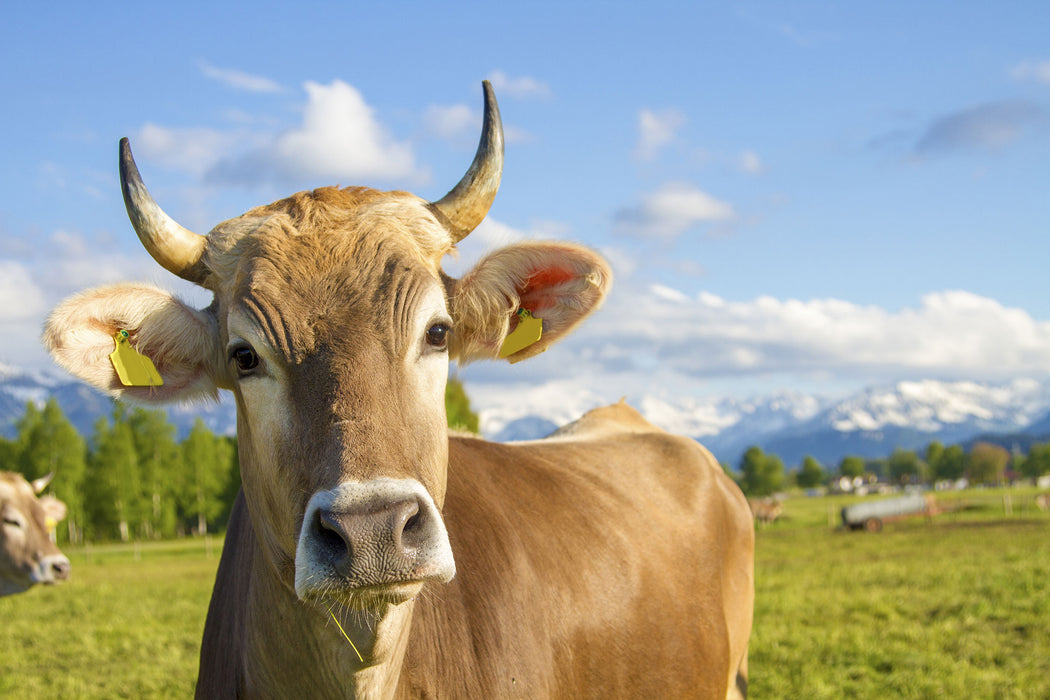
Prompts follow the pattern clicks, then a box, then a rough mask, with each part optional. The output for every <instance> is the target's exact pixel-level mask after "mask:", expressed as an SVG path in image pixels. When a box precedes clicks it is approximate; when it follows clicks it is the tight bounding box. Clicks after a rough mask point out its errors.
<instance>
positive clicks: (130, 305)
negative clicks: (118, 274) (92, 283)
mask: <svg viewBox="0 0 1050 700" xmlns="http://www.w3.org/2000/svg"><path fill="white" fill-rule="evenodd" d="M121 330H126V331H127V332H128V336H129V337H128V341H129V342H130V344H131V347H133V348H135V350H137V351H138V352H139V353H141V354H143V355H145V356H146V357H148V358H149V359H150V360H151V361H152V362H153V364H154V366H156V368H157V371H158V372H159V373H160V376H161V379H163V381H164V383H163V385H161V386H146V387H128V386H124V385H123V384H121V382H120V378H119V377H118V376H117V373H116V370H115V369H114V367H113V362H112V361H111V360H110V357H109V355H110V353H112V352H113V350H114V349H115V348H116V341H115V340H114V336H115V335H116V334H117V333H118V332H119V331H121ZM43 342H44V345H45V346H46V347H47V349H48V350H49V351H50V352H51V355H52V357H54V359H55V361H56V362H57V363H58V364H59V365H61V366H62V367H63V368H64V369H66V370H67V371H68V372H70V373H71V374H73V375H75V376H76V377H78V378H80V379H82V380H84V381H85V382H87V383H88V384H91V385H92V386H95V387H98V388H99V389H102V390H103V391H106V392H108V393H110V394H112V395H113V396H116V397H119V398H122V399H129V400H132V401H137V402H141V403H167V402H170V401H191V400H193V399H198V398H203V397H208V398H212V399H214V398H216V397H217V391H216V388H217V386H216V380H215V377H216V375H217V374H218V373H219V372H220V371H221V368H222V353H221V351H220V349H219V334H218V327H217V323H216V320H215V317H214V316H213V315H211V314H209V313H208V312H207V311H197V310H196V309H193V308H191V307H189V306H187V305H186V304H184V303H182V302H181V301H179V300H178V299H176V298H175V297H174V296H172V295H171V294H170V293H168V292H166V291H164V290H162V289H158V288H157V287H153V286H150V285H146V284H116V285H112V286H106V287H98V288H96V289H90V290H88V291H86V292H81V293H80V294H77V295H75V296H72V297H70V298H68V299H66V300H65V301H64V302H62V303H61V304H60V305H59V306H58V307H57V308H56V309H55V310H54V311H53V312H51V316H50V317H49V318H48V320H47V323H46V324H45V326H44V337H43Z"/></svg>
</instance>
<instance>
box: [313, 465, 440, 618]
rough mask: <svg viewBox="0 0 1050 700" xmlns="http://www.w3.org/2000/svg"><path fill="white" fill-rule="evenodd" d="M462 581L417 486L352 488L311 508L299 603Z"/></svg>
mask: <svg viewBox="0 0 1050 700" xmlns="http://www.w3.org/2000/svg"><path fill="white" fill-rule="evenodd" d="M455 573H456V564H455V561H454V559H453V557H452V548H451V546H450V544H449V540H448V532H447V531H446V530H445V523H444V521H443V520H442V518H441V513H440V511H438V509H437V506H436V505H435V504H434V501H433V499H432V498H431V497H430V494H429V493H428V492H427V490H426V489H425V488H424V487H423V485H422V484H420V483H419V482H418V481H416V480H414V479H400V480H399V479H375V480H373V481H367V482H345V483H343V484H340V485H339V486H337V487H335V488H333V489H330V490H327V491H319V492H317V493H315V494H314V495H313V496H312V497H311V498H310V501H309V503H308V504H307V507H306V512H305V513H304V514H303V526H302V529H301V531H300V533H299V544H298V546H297V547H296V552H295V590H296V593H298V594H299V597H300V598H303V599H305V598H308V597H311V596H315V595H327V594H328V593H334V592H336V591H340V590H341V591H346V592H349V591H352V590H355V589H363V588H368V587H372V586H388V585H396V584H407V583H421V582H423V581H440V582H446V581H449V580H450V579H451V578H452V577H453V576H454V575H455Z"/></svg>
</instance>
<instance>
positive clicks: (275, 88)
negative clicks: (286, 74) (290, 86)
mask: <svg viewBox="0 0 1050 700" xmlns="http://www.w3.org/2000/svg"><path fill="white" fill-rule="evenodd" d="M197 66H198V67H199V68H200V70H201V73H202V74H204V77H206V78H210V79H212V80H216V81H218V82H220V83H223V84H224V85H227V86H229V87H232V88H234V89H235V90H243V91H245V92H281V91H282V90H283V88H282V87H281V86H280V85H279V84H278V83H276V82H274V81H272V80H270V79H269V78H264V77H262V76H259V75H252V74H251V73H245V72H244V71H240V70H236V69H233V68H217V67H216V66H213V65H211V64H210V63H208V62H206V61H198V63H197Z"/></svg>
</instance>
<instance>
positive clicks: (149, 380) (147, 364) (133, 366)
mask: <svg viewBox="0 0 1050 700" xmlns="http://www.w3.org/2000/svg"><path fill="white" fill-rule="evenodd" d="M113 340H115V341H117V349H116V350H114V351H113V352H111V353H110V354H109V359H110V361H111V362H112V363H113V369H115V370H116V371H117V376H118V377H120V383H121V384H123V385H124V386H164V380H163V379H161V377H160V372H158V371H157V368H156V367H154V366H153V360H151V359H149V358H148V357H146V356H145V355H143V354H142V353H140V352H139V351H138V350H136V349H135V348H133V347H131V342H130V341H128V332H127V331H125V330H119V331H117V332H116V334H115V335H114V336H113Z"/></svg>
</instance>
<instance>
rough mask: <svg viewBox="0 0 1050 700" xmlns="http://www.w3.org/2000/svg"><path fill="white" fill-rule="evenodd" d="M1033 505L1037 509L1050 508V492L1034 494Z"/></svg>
mask: <svg viewBox="0 0 1050 700" xmlns="http://www.w3.org/2000/svg"><path fill="white" fill-rule="evenodd" d="M1035 506H1036V508H1038V509H1039V510H1050V493H1041V494H1039V495H1038V496H1036V497H1035Z"/></svg>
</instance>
